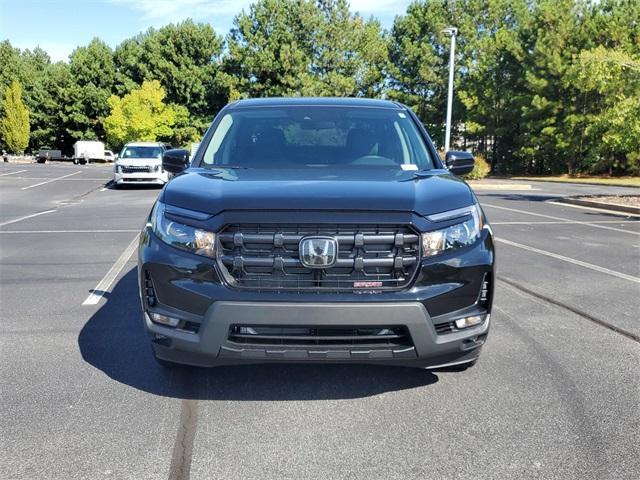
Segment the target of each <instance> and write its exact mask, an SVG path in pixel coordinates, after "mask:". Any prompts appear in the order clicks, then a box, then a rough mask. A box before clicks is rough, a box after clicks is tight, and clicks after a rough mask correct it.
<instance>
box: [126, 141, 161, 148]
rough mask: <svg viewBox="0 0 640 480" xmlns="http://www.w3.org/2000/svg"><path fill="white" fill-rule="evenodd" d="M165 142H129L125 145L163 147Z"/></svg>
mask: <svg viewBox="0 0 640 480" xmlns="http://www.w3.org/2000/svg"><path fill="white" fill-rule="evenodd" d="M163 146H164V144H163V143H160V142H129V143H127V144H126V145H125V147H163Z"/></svg>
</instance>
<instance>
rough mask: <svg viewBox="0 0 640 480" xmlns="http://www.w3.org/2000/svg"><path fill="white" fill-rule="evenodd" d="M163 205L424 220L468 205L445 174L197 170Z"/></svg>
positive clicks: (465, 194) (467, 193)
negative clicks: (402, 215)
mask: <svg viewBox="0 0 640 480" xmlns="http://www.w3.org/2000/svg"><path fill="white" fill-rule="evenodd" d="M160 200H161V201H162V202H165V203H166V204H168V205H174V206H177V207H182V208H186V209H189V210H196V211H200V212H206V213H208V214H211V215H216V214H218V213H220V212H222V211H228V210H341V211H398V212H415V213H417V214H419V215H429V214H433V213H438V212H443V211H446V210H452V209H456V208H462V207H466V206H468V205H470V204H472V203H473V202H474V197H473V194H472V193H471V189H470V188H469V187H468V186H467V184H466V183H464V182H463V181H462V180H460V179H459V178H458V177H455V176H453V175H451V174H449V173H448V171H447V170H432V171H428V172H415V171H402V170H401V171H398V170H396V169H386V168H380V169H379V168H375V169H366V170H365V169H360V168H357V169H353V170H347V169H339V170H338V169H329V168H311V167H310V168H304V169H296V170H285V169H225V168H220V169H202V168H198V169H195V168H191V169H188V170H186V171H185V172H184V173H183V174H181V175H179V176H177V177H176V178H174V179H173V180H171V181H170V182H169V183H168V184H167V185H166V187H165V189H164V191H163V193H162V196H161V198H160Z"/></svg>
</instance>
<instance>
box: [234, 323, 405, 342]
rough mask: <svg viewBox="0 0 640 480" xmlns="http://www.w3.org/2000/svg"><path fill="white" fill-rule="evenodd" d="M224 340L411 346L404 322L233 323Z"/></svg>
mask: <svg viewBox="0 0 640 480" xmlns="http://www.w3.org/2000/svg"><path fill="white" fill-rule="evenodd" d="M227 339H228V341H229V342H233V343H236V344H242V345H262V346H266V345H269V346H299V347H308V346H338V347H355V346H357V347H411V346H413V342H412V340H411V336H410V335H409V331H408V330H407V328H406V327H404V326H390V327H378V326H375V327H374V326H372V327H368V326H367V327H342V326H340V327H333V326H331V327H321V326H318V327H308V326H287V327H284V326H282V327H280V326H261V325H233V326H232V327H231V328H230V329H229V336H228V338H227Z"/></svg>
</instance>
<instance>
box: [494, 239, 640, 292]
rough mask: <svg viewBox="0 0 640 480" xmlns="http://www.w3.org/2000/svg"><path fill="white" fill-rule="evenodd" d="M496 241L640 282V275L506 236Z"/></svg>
mask: <svg viewBox="0 0 640 480" xmlns="http://www.w3.org/2000/svg"><path fill="white" fill-rule="evenodd" d="M495 241H496V242H500V243H504V244H506V245H511V246H512V247H516V248H521V249H522V250H527V251H529V252H533V253H539V254H540V255H546V256H547V257H551V258H555V259H557V260H562V261H564V262H568V263H573V264H574V265H579V266H581V267H585V268H588V269H591V270H595V271H596V272H600V273H606V274H607V275H611V276H613V277H617V278H621V279H623V280H629V281H630V282H635V283H640V278H639V277H634V276H633V275H627V274H626V273H621V272H616V271H615V270H609V269H608V268H604V267H599V266H598V265H593V264H592V263H587V262H583V261H581V260H576V259H575V258H570V257H565V256H564V255H559V254H557V253H552V252H547V251H546V250H540V249H539V248H535V247H530V246H529V245H523V244H521V243H516V242H512V241H511V240H505V239H504V238H496V239H495Z"/></svg>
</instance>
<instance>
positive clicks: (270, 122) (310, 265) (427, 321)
mask: <svg viewBox="0 0 640 480" xmlns="http://www.w3.org/2000/svg"><path fill="white" fill-rule="evenodd" d="M188 160H189V153H188V152H187V151H185V150H169V151H167V152H165V154H164V157H163V167H164V168H165V169H166V170H168V171H170V172H173V173H176V174H177V175H176V177H175V178H173V179H172V180H171V181H170V182H169V183H168V184H167V185H166V187H165V188H164V190H163V192H162V193H161V195H160V197H159V199H158V201H157V202H156V204H155V206H154V207H153V210H152V212H151V214H150V216H149V219H148V223H147V225H146V227H145V228H144V230H143V232H142V235H141V241H140V247H139V281H140V292H141V298H142V306H143V310H144V324H145V327H146V330H147V331H148V333H149V335H150V338H151V343H152V346H153V351H154V354H155V356H156V358H157V359H158V360H159V361H160V362H161V363H163V364H167V362H177V363H184V364H190V365H200V366H213V365H221V364H232V363H240V362H365V363H390V364H401V365H413V366H420V367H429V368H433V367H439V366H450V365H467V366H468V365H472V364H473V363H474V362H475V361H476V359H477V358H478V355H479V353H480V349H481V347H482V345H483V344H484V342H485V340H486V338H487V333H488V331H489V321H490V313H491V303H492V297H493V287H494V247H493V239H492V232H491V229H490V227H489V225H488V223H487V219H486V217H485V215H484V214H483V212H482V209H481V207H480V205H479V204H478V201H477V199H476V197H475V196H474V194H473V192H472V190H471V189H470V188H469V186H468V185H467V184H466V183H465V182H464V181H463V180H461V179H460V178H458V176H457V175H460V174H464V173H467V172H469V171H470V170H471V169H472V168H473V157H472V156H471V155H470V154H468V153H466V152H448V153H447V155H446V162H445V163H446V165H445V164H443V162H441V160H440V159H439V157H438V154H437V152H436V150H435V148H434V146H433V144H432V142H431V140H430V138H429V136H428V134H427V132H426V131H425V130H424V128H423V127H422V124H421V123H420V121H419V120H418V119H417V118H416V116H415V115H414V113H413V112H412V111H411V110H410V109H409V108H407V107H405V106H403V105H401V104H398V103H394V102H389V101H380V100H367V99H335V98H321V99H314V98H297V99H286V98H279V99H259V100H258V99H256V100H243V101H239V102H236V103H233V104H230V105H228V106H227V107H225V108H224V109H223V110H222V111H221V112H220V113H219V114H218V115H217V117H216V118H215V120H214V122H213V124H212V126H211V128H209V130H208V132H207V133H206V135H205V137H204V139H203V141H202V144H201V146H200V148H199V149H198V151H197V153H196V154H195V156H194V158H193V160H192V161H191V163H190V164H189V163H188Z"/></svg>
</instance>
